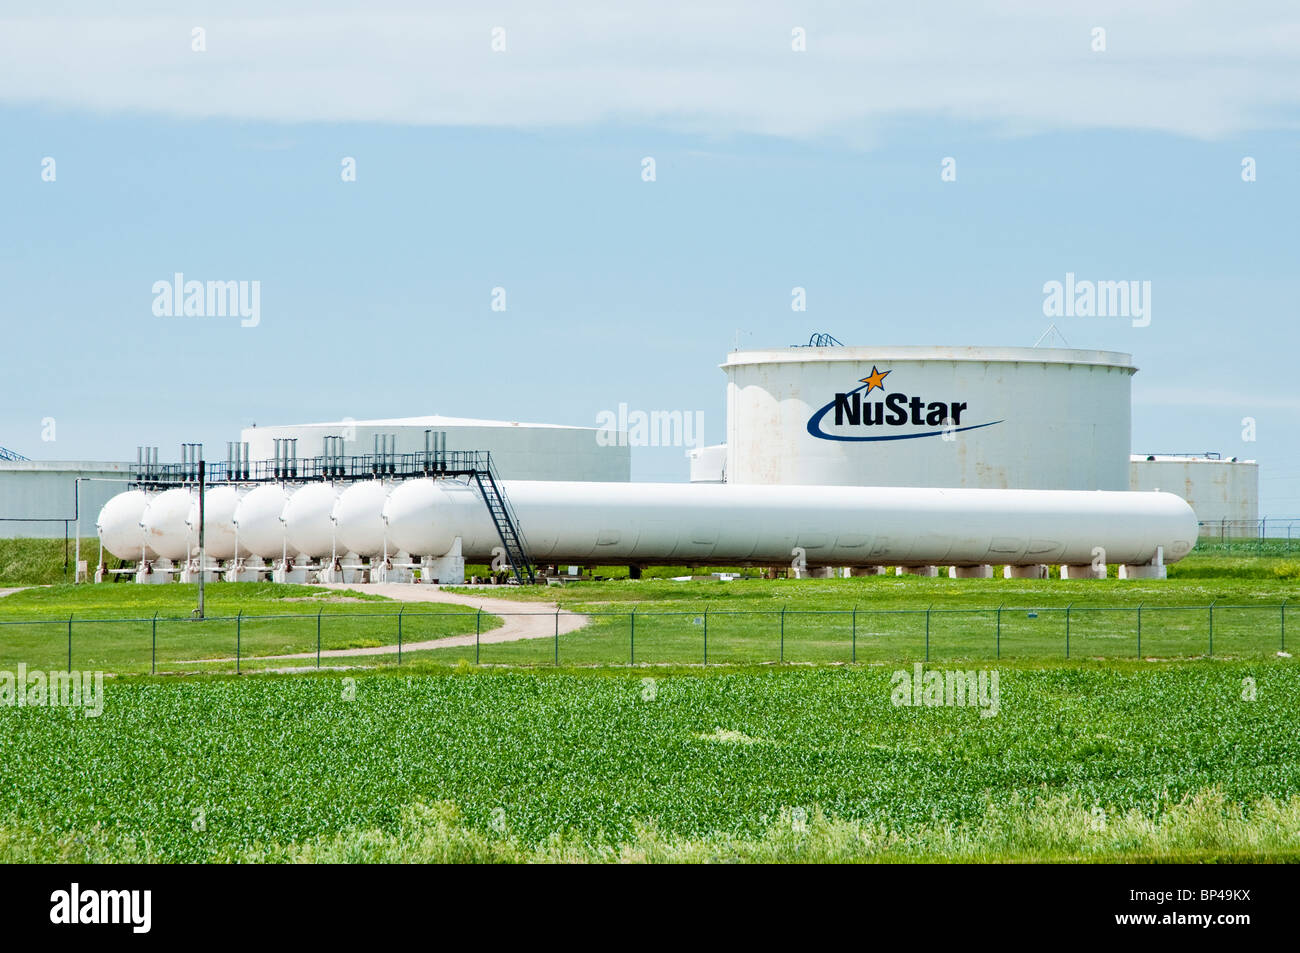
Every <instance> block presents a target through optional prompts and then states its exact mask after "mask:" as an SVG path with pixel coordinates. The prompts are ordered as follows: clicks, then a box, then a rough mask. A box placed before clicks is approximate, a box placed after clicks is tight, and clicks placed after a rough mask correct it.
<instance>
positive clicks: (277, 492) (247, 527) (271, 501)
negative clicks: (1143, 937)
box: [235, 483, 294, 559]
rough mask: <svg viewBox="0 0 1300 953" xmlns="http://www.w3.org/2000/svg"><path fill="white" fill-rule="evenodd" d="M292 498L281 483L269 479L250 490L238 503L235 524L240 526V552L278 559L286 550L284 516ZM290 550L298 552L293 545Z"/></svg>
mask: <svg viewBox="0 0 1300 953" xmlns="http://www.w3.org/2000/svg"><path fill="white" fill-rule="evenodd" d="M288 502H289V494H288V493H287V492H286V491H285V488H284V487H282V486H280V484H278V483H267V484H264V485H262V486H259V487H257V488H256V489H253V490H250V491H249V492H248V493H247V494H246V495H245V496H244V498H243V499H242V500H240V501H239V505H238V506H236V507H235V526H236V527H237V529H238V530H239V551H240V553H245V552H248V553H252V554H253V555H254V556H261V557H262V558H263V559H278V558H279V557H280V556H281V555H283V554H284V550H285V535H284V523H283V522H282V521H281V519H280V516H281V514H283V513H284V508H285V505H286V504H287V503H288ZM289 552H290V554H292V553H293V552H294V550H293V548H292V547H290V548H289Z"/></svg>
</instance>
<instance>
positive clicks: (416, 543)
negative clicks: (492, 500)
mask: <svg viewBox="0 0 1300 953" xmlns="http://www.w3.org/2000/svg"><path fill="white" fill-rule="evenodd" d="M451 505H452V504H451V501H449V500H448V498H447V494H446V492H445V491H444V490H443V489H442V487H441V486H439V485H438V484H437V483H435V482H434V481H433V480H428V479H421V480H407V481H406V482H404V483H399V484H398V485H397V486H395V487H393V491H392V492H391V493H389V494H388V502H387V503H385V504H384V519H385V520H386V521H387V522H388V547H389V549H390V550H403V551H405V552H408V553H418V554H420V555H424V556H440V555H442V554H443V553H446V552H449V551H450V550H451V547H452V544H453V543H455V541H456V533H455V531H454V529H453V527H452V526H451V521H450V520H449V519H448V512H447V510H448V507H450V506H451Z"/></svg>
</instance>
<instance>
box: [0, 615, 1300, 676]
mask: <svg viewBox="0 0 1300 953" xmlns="http://www.w3.org/2000/svg"><path fill="white" fill-rule="evenodd" d="M1295 608H1296V607H1293V606H1290V605H1289V600H1288V601H1284V602H1283V603H1281V604H1277V605H1258V604H1256V605H1227V604H1220V603H1217V602H1215V603H1211V604H1209V605H1198V606H1189V605H1146V604H1142V605H1137V606H1131V607H1130V606H1082V605H1073V604H1071V605H1067V606H1040V607H1029V606H1009V605H1000V606H985V607H978V608H929V609H864V608H854V609H817V610H814V609H790V608H783V609H780V610H770V609H742V610H716V609H701V610H672V611H659V610H654V609H649V610H647V609H641V608H639V607H634V608H631V609H628V610H603V609H602V610H598V611H582V612H573V611H569V610H565V609H560V610H556V611H549V610H548V611H546V612H537V611H520V612H517V613H491V614H489V613H486V612H483V611H481V610H480V611H475V610H473V609H454V610H453V609H445V610H438V611H412V610H406V609H402V610H400V611H398V612H330V613H325V612H318V613H315V614H310V613H299V614H280V615H247V614H244V613H239V614H237V615H234V616H224V617H208V618H205V619H201V620H199V619H191V618H165V617H162V616H160V615H155V616H153V617H148V618H127V619H123V618H81V619H78V618H76V617H75V616H69V617H68V618H66V619H8V620H0V671H13V670H15V669H16V668H17V667H18V666H20V665H22V666H26V667H27V668H28V669H44V670H50V671H55V670H60V669H63V668H65V667H66V669H67V670H69V671H71V670H73V669H74V668H77V669H81V670H103V671H109V672H115V673H120V674H166V673H178V672H204V671H218V672H234V673H239V672H244V671H254V670H265V669H288V670H297V669H304V668H322V667H325V665H326V664H328V665H329V667H333V668H337V667H348V666H354V667H365V666H373V665H402V664H405V663H408V662H411V661H413V660H422V661H433V662H442V663H447V664H458V663H465V662H468V663H473V664H476V665H484V664H503V665H532V666H535V665H553V666H558V665H562V664H566V665H642V664H644V665H653V664H686V665H709V664H720V663H721V664H765V663H820V664H826V663H837V662H838V663H846V662H847V663H855V662H856V663H870V662H877V661H937V660H944V659H953V660H957V659H1000V658H1038V659H1051V658H1060V659H1070V658H1108V659H1109V658H1188V657H1200V656H1211V657H1213V656H1225V655H1226V656H1234V657H1265V656H1274V655H1276V654H1278V653H1285V652H1286V651H1287V627H1288V623H1290V624H1291V625H1292V626H1294V624H1295V621H1294V619H1293V617H1292V616H1291V613H1293V612H1294V611H1295Z"/></svg>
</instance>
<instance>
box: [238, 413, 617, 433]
mask: <svg viewBox="0 0 1300 953" xmlns="http://www.w3.org/2000/svg"><path fill="white" fill-rule="evenodd" d="M271 427H274V428H284V427H421V428H426V429H429V430H437V429H438V428H440V427H447V428H450V427H529V428H543V429H547V430H595V429H597V428H595V427H574V426H570V425H568V424H534V423H523V422H520V421H518V420H475V419H473V418H471V417H441V416H437V415H432V416H428V417H388V418H380V419H377V420H332V421H322V422H320V423H310V424H273V425H271ZM271 427H268V428H262V427H258V428H256V429H258V430H262V429H271ZM250 429H252V428H250Z"/></svg>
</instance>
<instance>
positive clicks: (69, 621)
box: [68, 612, 72, 672]
mask: <svg viewBox="0 0 1300 953" xmlns="http://www.w3.org/2000/svg"><path fill="white" fill-rule="evenodd" d="M68 671H69V672H71V671H72V613H71V612H69V613H68Z"/></svg>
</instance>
